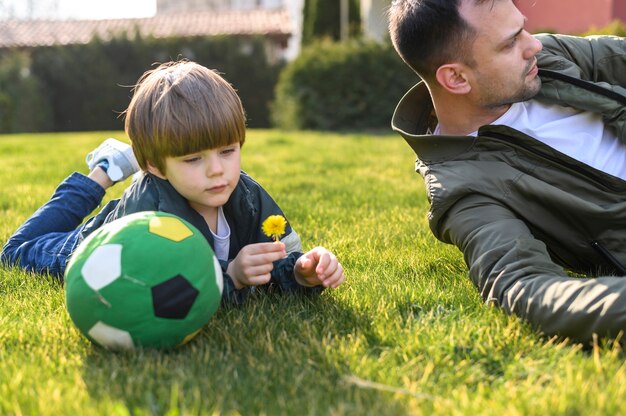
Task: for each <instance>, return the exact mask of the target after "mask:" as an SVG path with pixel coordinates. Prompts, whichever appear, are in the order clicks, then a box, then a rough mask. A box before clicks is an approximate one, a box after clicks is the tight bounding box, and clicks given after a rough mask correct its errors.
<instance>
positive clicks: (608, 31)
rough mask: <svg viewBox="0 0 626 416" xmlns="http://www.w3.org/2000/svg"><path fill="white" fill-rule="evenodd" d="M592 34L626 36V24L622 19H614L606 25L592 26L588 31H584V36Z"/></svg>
mask: <svg viewBox="0 0 626 416" xmlns="http://www.w3.org/2000/svg"><path fill="white" fill-rule="evenodd" d="M590 35H615V36H621V37H624V36H626V26H625V25H624V23H623V22H622V21H620V20H613V21H612V22H611V23H609V24H608V25H606V26H603V27H600V28H596V27H595V26H592V27H591V28H590V29H589V30H588V31H587V32H585V33H583V36H590Z"/></svg>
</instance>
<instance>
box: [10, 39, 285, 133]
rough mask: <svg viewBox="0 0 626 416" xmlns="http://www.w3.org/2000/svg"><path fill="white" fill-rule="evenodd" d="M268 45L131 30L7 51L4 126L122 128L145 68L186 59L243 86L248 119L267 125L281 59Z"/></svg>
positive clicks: (21, 128) (251, 123) (22, 128)
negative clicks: (78, 41)
mask: <svg viewBox="0 0 626 416" xmlns="http://www.w3.org/2000/svg"><path fill="white" fill-rule="evenodd" d="M266 52H267V51H266V44H265V40H264V39H262V38H261V37H246V38H238V37H196V38H167V39H155V38H152V37H146V38H142V37H140V36H138V35H137V34H132V33H130V34H125V35H122V36H120V37H117V38H114V39H112V40H108V41H103V40H101V39H98V38H95V39H93V40H92V41H91V42H89V43H88V44H86V45H70V46H54V47H41V48H34V49H31V50H29V51H27V52H19V53H16V52H11V51H9V52H6V51H5V52H3V54H2V55H0V132H19V131H88V130H120V129H122V128H123V119H122V118H121V117H120V113H122V112H123V111H124V109H125V108H126V107H127V106H128V103H129V101H130V97H131V95H132V91H131V87H132V86H133V85H134V84H135V83H136V82H137V80H138V78H139V77H140V76H141V74H143V72H145V71H146V70H147V69H150V68H153V67H154V64H155V63H161V62H165V61H169V60H176V59H181V58H186V59H190V60H193V61H196V62H198V63H200V64H202V65H205V66H207V67H208V68H211V69H216V70H217V71H218V72H219V73H220V74H222V75H223V76H224V78H225V79H226V80H228V81H229V82H230V83H231V84H233V86H234V87H235V89H237V92H238V93H239V96H240V97H241V100H242V102H243V105H244V108H245V110H246V115H247V118H248V125H249V126H250V127H269V124H270V121H269V120H270V116H269V103H270V102H271V101H272V99H273V93H274V88H275V85H276V82H277V80H278V75H279V73H280V70H281V69H282V67H283V63H282V62H270V61H269V60H268V59H267V53H266ZM25 74H26V75H25ZM24 109H26V111H24Z"/></svg>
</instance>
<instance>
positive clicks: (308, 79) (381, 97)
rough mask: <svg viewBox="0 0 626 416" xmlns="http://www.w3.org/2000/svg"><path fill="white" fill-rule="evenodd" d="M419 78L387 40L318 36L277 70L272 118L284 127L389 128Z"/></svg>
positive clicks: (334, 128)
mask: <svg viewBox="0 0 626 416" xmlns="http://www.w3.org/2000/svg"><path fill="white" fill-rule="evenodd" d="M418 81H419V78H418V77H417V75H416V74H415V73H414V72H413V71H412V70H410V69H409V67H408V66H407V65H406V64H405V63H404V62H402V60H401V59H400V58H399V57H398V55H397V54H396V52H395V51H394V50H393V48H392V47H391V46H390V45H388V44H379V43H375V42H372V41H361V40H359V41H350V42H345V43H335V42H329V41H321V42H318V43H315V44H312V45H311V46H309V47H307V48H305V49H303V50H302V53H301V54H300V56H299V57H298V58H296V59H295V60H294V61H293V62H291V63H289V64H288V65H287V67H285V69H284V70H283V72H282V73H281V75H280V78H279V81H278V84H277V86H276V94H275V95H276V100H275V102H274V103H273V104H272V121H273V123H274V125H275V126H277V127H280V128H285V129H319V130H363V129H388V128H389V126H390V121H391V116H392V114H393V111H394V109H395V106H396V104H397V103H398V100H399V99H400V98H401V97H402V95H403V94H404V93H405V92H406V91H407V90H408V88H410V87H411V86H412V85H414V84H415V83H417V82H418Z"/></svg>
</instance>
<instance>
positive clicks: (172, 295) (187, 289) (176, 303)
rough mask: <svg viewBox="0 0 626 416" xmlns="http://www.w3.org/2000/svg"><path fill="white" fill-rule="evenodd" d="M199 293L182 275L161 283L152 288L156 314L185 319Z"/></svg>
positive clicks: (160, 316)
mask: <svg viewBox="0 0 626 416" xmlns="http://www.w3.org/2000/svg"><path fill="white" fill-rule="evenodd" d="M198 293H199V292H198V289H196V288H195V287H193V286H191V284H190V283H189V282H188V281H187V279H185V278H184V277H183V276H181V275H176V276H174V277H172V278H171V279H169V280H166V281H165V282H163V283H159V284H158V285H156V286H154V287H153V288H152V306H153V307H154V315H155V316H158V317H159V318H168V319H185V317H186V316H187V314H188V313H189V311H190V310H191V307H192V306H193V302H194V301H195V300H196V298H197V297H198Z"/></svg>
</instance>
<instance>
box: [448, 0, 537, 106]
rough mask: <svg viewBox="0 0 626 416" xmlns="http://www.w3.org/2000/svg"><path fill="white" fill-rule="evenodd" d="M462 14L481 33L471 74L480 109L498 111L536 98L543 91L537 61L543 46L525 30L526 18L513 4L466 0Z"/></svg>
mask: <svg viewBox="0 0 626 416" xmlns="http://www.w3.org/2000/svg"><path fill="white" fill-rule="evenodd" d="M460 12H461V15H462V16H463V18H464V19H465V20H466V21H467V22H468V23H469V24H470V25H471V26H472V27H473V28H474V29H475V30H476V32H477V37H476V39H475V41H474V43H473V45H472V46H471V47H472V57H473V65H471V66H470V67H469V70H468V72H467V76H468V79H469V82H470V85H471V86H472V90H471V93H470V94H472V95H473V98H474V99H475V102H476V103H477V105H479V106H481V107H484V108H497V107H500V106H504V105H508V104H512V103H515V102H519V101H525V100H528V99H530V98H532V97H534V96H535V95H536V94H537V92H539V88H540V87H541V80H540V79H539V77H538V76H537V59H536V58H535V55H536V54H537V52H539V51H540V50H541V43H540V42H539V41H538V40H537V39H535V38H534V37H533V36H531V35H530V34H529V33H528V32H527V31H525V30H524V23H525V20H526V18H525V17H524V16H523V15H522V14H521V13H520V11H519V10H518V9H517V7H515V5H514V4H513V2H512V1H511V0H494V1H487V2H484V3H483V4H481V5H475V3H474V0H463V2H462V3H461V8H460Z"/></svg>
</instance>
